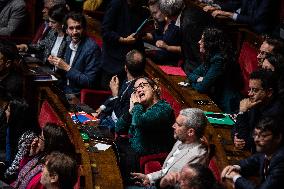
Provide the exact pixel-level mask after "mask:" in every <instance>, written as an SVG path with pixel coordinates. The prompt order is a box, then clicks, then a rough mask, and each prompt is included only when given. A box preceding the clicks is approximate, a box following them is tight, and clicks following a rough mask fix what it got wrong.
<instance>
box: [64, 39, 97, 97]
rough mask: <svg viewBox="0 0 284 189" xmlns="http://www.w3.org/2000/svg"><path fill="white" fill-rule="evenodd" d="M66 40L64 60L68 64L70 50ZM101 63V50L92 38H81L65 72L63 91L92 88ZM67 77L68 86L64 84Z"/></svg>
mask: <svg viewBox="0 0 284 189" xmlns="http://www.w3.org/2000/svg"><path fill="white" fill-rule="evenodd" d="M69 44H70V42H68V45H67V49H66V53H65V61H66V62H67V63H68V64H69V62H70V58H71V54H72V50H71V49H70V47H69ZM100 65H101V50H100V48H99V46H98V45H97V44H96V43H95V41H93V40H92V39H90V38H88V37H85V38H83V39H82V40H81V42H80V44H79V47H78V49H77V52H76V55H75V57H74V60H73V64H72V66H71V69H70V70H69V71H68V72H66V75H65V76H66V78H65V85H64V91H65V93H79V92H80V89H82V88H93V87H94V85H95V80H96V78H97V76H98V71H99V69H100ZM66 79H69V83H70V84H69V86H67V85H66Z"/></svg>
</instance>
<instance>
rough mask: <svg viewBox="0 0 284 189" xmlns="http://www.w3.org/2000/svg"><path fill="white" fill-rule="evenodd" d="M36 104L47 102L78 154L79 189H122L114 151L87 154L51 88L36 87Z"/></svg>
mask: <svg viewBox="0 0 284 189" xmlns="http://www.w3.org/2000/svg"><path fill="white" fill-rule="evenodd" d="M37 93H38V99H37V101H38V104H39V105H40V104H42V102H43V101H44V100H47V101H48V102H49V104H50V105H51V106H52V108H53V110H54V111H55V112H56V114H57V115H58V117H59V118H60V119H61V121H62V122H63V123H64V124H65V128H66V130H67V132H68V134H69V136H70V138H71V139H72V141H73V143H74V144H75V147H76V152H77V153H78V154H80V160H81V164H80V165H81V170H80V175H81V176H82V177H81V178H82V179H81V183H82V185H81V188H86V189H92V188H95V189H122V188H123V184H122V179H121V175H120V171H119V167H118V165H117V161H116V156H115V153H114V151H113V150H112V149H111V148H109V149H108V150H106V151H99V152H88V151H87V148H86V147H85V144H84V142H83V140H82V138H81V135H80V133H79V130H78V129H77V126H76V125H75V124H73V121H72V120H71V118H70V117H69V115H68V114H67V113H68V109H67V108H66V106H64V105H63V104H64V102H63V101H62V100H61V99H60V97H59V96H58V95H57V94H56V93H55V92H54V90H53V89H52V86H44V87H38V89H37Z"/></svg>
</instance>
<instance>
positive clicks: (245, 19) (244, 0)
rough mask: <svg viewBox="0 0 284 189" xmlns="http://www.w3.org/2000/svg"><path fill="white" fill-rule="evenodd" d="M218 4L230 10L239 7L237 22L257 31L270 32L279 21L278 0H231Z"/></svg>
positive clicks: (232, 10)
mask: <svg viewBox="0 0 284 189" xmlns="http://www.w3.org/2000/svg"><path fill="white" fill-rule="evenodd" d="M220 6H221V8H222V10H225V11H230V12H234V11H236V10H237V9H238V8H241V12H240V14H239V15H238V17H237V22H240V23H244V24H248V25H249V26H250V27H252V29H253V30H255V31H256V32H258V33H271V32H272V31H273V30H275V29H276V27H277V26H278V25H279V23H280V14H279V13H280V0H273V1H271V0H237V1H236V0H231V1H229V2H228V3H225V4H220Z"/></svg>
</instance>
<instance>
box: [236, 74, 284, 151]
mask: <svg viewBox="0 0 284 189" xmlns="http://www.w3.org/2000/svg"><path fill="white" fill-rule="evenodd" d="M276 85H277V82H276V81H275V75H274V73H273V72H271V71H267V70H258V71H255V72H253V73H251V75H250V79H249V91H248V96H249V98H245V99H243V100H242V101H241V102H240V108H239V113H238V116H237V121H236V124H235V126H234V127H233V130H232V135H233V138H234V144H235V147H236V148H238V149H243V148H247V149H250V150H252V151H253V152H254V151H255V146H254V142H253V136H252V134H253V131H254V128H255V126H256V124H257V122H258V121H259V120H260V119H261V118H262V117H264V116H282V115H283V114H284V108H283V105H282V103H281V101H280V100H279V99H277V98H276V97H277V95H276V94H277V90H276Z"/></svg>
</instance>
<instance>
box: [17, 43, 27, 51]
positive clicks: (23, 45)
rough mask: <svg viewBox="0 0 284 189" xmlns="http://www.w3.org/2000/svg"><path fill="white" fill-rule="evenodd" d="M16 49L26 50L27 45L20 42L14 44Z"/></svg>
mask: <svg viewBox="0 0 284 189" xmlns="http://www.w3.org/2000/svg"><path fill="white" fill-rule="evenodd" d="M16 47H17V49H18V51H20V52H27V51H28V45H26V44H20V45H16Z"/></svg>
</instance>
